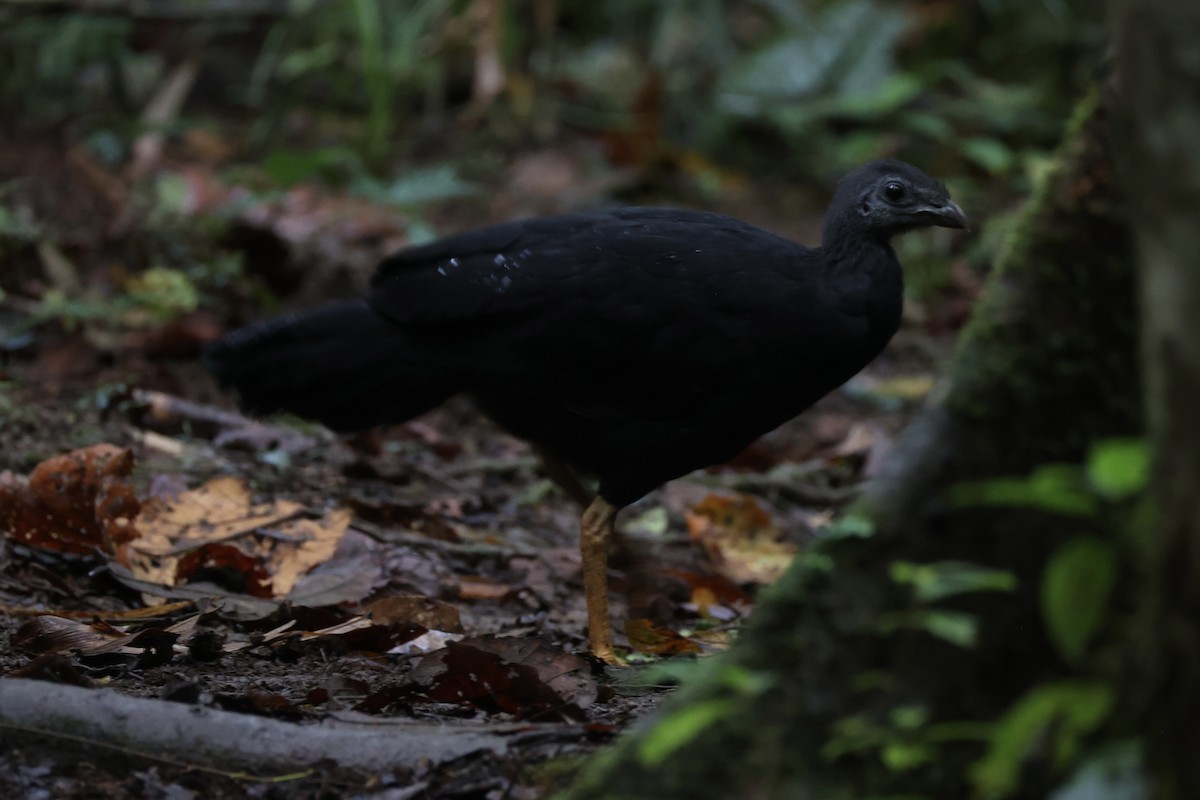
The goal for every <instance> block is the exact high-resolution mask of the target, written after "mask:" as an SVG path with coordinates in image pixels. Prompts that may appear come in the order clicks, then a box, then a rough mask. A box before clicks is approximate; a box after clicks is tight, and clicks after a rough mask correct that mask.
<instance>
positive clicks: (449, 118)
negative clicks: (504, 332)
mask: <svg viewBox="0 0 1200 800" xmlns="http://www.w3.org/2000/svg"><path fill="white" fill-rule="evenodd" d="M1101 14H1102V12H1101V11H1100V10H1099V8H1098V6H1097V4H1093V3H1086V2H1082V0H1034V1H1033V2H1026V3H1012V2H1005V1H1004V0H974V1H973V2H962V1H960V0H826V1H824V2H819V1H817V0H737V1H730V0H725V1H724V2H722V0H686V1H685V0H609V1H608V2H604V3H568V2H560V1H559V0H406V1H405V2H383V3H379V2H371V1H370V0H339V1H337V2H321V1H320V0H253V1H251V2H240V3H233V2H221V1H220V0H212V1H211V2H185V1H184V0H163V1H161V2H146V3H139V4H134V5H130V4H126V3H117V2H111V3H110V2H103V1H101V2H88V3H72V2H51V1H50V0H22V1H21V2H12V1H10V2H3V3H0V103H2V104H3V107H4V108H5V109H7V110H8V113H6V114H5V115H4V121H3V122H0V125H2V126H3V128H2V129H0V130H2V135H3V137H4V139H5V142H6V144H5V146H4V151H5V152H4V153H3V154H0V264H3V266H4V272H3V273H2V274H0V291H3V292H6V293H7V294H8V295H9V296H12V295H16V296H22V295H24V296H26V297H27V298H28V299H29V300H30V301H32V302H33V303H35V304H36V305H37V308H36V309H35V311H36V313H35V314H34V316H35V317H36V318H37V319H39V320H41V319H47V318H54V319H68V320H70V319H72V318H74V317H85V318H86V317H88V316H97V315H99V316H110V312H111V311H112V309H111V307H110V304H111V303H112V302H115V294H116V293H120V294H122V295H124V299H123V300H121V301H120V303H121V304H123V307H122V308H120V309H118V311H119V312H120V313H121V314H128V313H130V312H131V309H135V307H136V309H135V310H137V313H136V314H135V315H134V316H135V317H136V318H138V319H146V318H151V319H161V318H162V317H163V316H168V317H169V316H171V315H172V314H178V313H184V312H187V311H190V310H193V309H194V308H196V307H197V305H203V304H205V303H208V302H209V301H210V299H211V295H212V293H214V292H217V293H219V292H220V291H222V289H223V287H224V288H228V286H229V284H230V282H231V281H239V279H238V278H237V273H238V270H239V268H240V264H241V261H242V259H247V257H249V258H248V260H254V261H256V262H259V263H256V264H255V265H252V266H251V267H250V269H251V271H253V272H255V273H256V274H255V275H252V276H251V278H252V279H253V280H252V281H251V283H254V289H253V291H250V290H246V292H248V293H249V294H250V295H253V296H254V297H255V298H256V300H255V302H260V301H264V300H269V299H270V298H271V297H277V296H279V295H286V294H288V293H290V292H291V291H293V290H294V289H295V288H296V284H297V282H298V281H299V280H300V279H299V278H297V277H296V276H295V275H294V274H292V273H294V269H291V268H289V269H273V268H271V267H269V266H264V265H263V263H261V262H263V261H264V259H263V258H262V255H263V251H264V250H265V251H267V252H268V253H270V252H272V251H273V250H278V249H280V247H279V243H278V242H272V241H271V240H272V239H276V238H278V237H279V231H278V230H274V231H272V232H271V235H270V236H267V237H264V236H262V235H260V234H261V231H258V230H249V231H248V230H247V226H248V224H249V223H248V219H247V213H248V211H250V212H252V211H253V209H254V207H255V206H256V204H257V205H258V206H259V209H260V210H261V208H262V207H264V204H265V207H272V208H275V209H276V215H275V219H276V221H281V216H282V214H280V213H279V211H278V209H279V208H280V204H281V203H284V202H285V198H286V197H287V194H286V193H287V192H289V191H294V190H295V189H296V188H297V187H300V186H303V187H305V188H306V189H310V190H311V189H312V188H313V187H317V190H319V191H322V192H333V193H337V194H338V195H339V196H344V197H351V198H357V199H361V200H363V201H365V202H367V203H371V204H373V205H376V206H382V207H383V208H385V209H388V210H390V211H391V212H392V213H393V214H394V215H395V219H397V220H401V222H400V223H397V224H398V225H399V226H400V228H399V230H397V231H394V232H393V231H387V232H386V234H383V236H384V238H385V239H386V240H387V243H388V244H389V245H392V246H395V245H397V244H402V243H403V242H404V241H417V240H423V239H427V238H429V237H431V236H434V235H436V234H437V233H439V232H442V233H444V232H449V231H450V230H454V229H459V228H463V227H468V226H469V225H473V224H479V223H481V222H486V221H491V220H492V219H495V218H505V217H511V216H517V215H523V214H532V213H546V212H552V211H560V210H571V209H573V208H580V207H594V206H600V205H604V204H607V203H614V202H634V203H664V204H668V203H669V204H682V205H699V206H707V207H715V208H717V209H719V210H723V211H727V212H729V213H734V214H737V215H741V216H745V217H747V218H750V219H751V220H752V221H756V222H760V223H761V224H766V225H768V226H770V227H775V228H777V229H780V230H781V232H784V233H787V234H791V235H796V236H798V237H801V238H806V239H808V240H810V241H811V240H812V238H814V237H815V230H816V222H815V221H814V220H815V218H816V217H818V216H819V212H820V209H821V207H822V206H823V202H824V199H825V197H826V196H827V193H828V191H829V189H830V187H831V186H832V184H833V182H834V181H835V180H836V178H837V177H838V176H839V175H841V174H842V173H844V172H845V171H846V170H847V169H849V168H850V167H852V166H853V165H855V164H857V163H860V162H862V161H864V160H867V159H869V158H874V157H891V156H894V157H898V158H902V159H905V160H908V161H911V162H913V163H916V164H919V165H921V166H922V167H924V168H925V169H926V170H928V171H929V172H931V173H934V174H937V175H939V176H944V177H945V178H946V179H947V180H948V182H949V183H950V184H951V188H952V190H953V192H954V194H955V195H956V196H957V197H959V198H960V202H961V204H962V205H963V206H964V207H967V208H968V209H970V211H971V213H972V217H973V220H974V221H976V222H977V223H978V222H979V221H984V220H986V221H988V224H987V225H985V226H983V227H984V234H985V235H983V236H980V237H975V238H974V239H973V244H971V245H970V248H971V250H970V251H968V252H966V253H958V254H954V255H958V256H963V257H965V259H966V261H967V262H968V263H970V264H972V265H974V266H975V267H976V268H982V267H983V266H984V265H985V262H986V259H985V257H984V254H985V253H988V252H992V251H994V250H995V248H996V247H997V245H998V242H999V241H1000V237H1001V236H1002V235H1003V231H1004V230H1005V226H1004V224H1003V223H1004V216H1003V215H1004V212H1005V211H1007V210H1009V209H1011V208H1012V206H1013V202H1014V198H1016V197H1018V196H1020V195H1022V194H1023V193H1024V192H1025V191H1026V190H1027V189H1028V187H1029V184H1030V180H1031V177H1032V176H1033V175H1035V174H1036V172H1037V171H1038V169H1039V167H1040V165H1042V164H1043V163H1044V159H1045V158H1046V154H1047V151H1048V150H1049V149H1050V148H1051V147H1052V146H1053V145H1054V143H1055V142H1056V140H1057V138H1058V136H1059V134H1060V132H1061V130H1062V127H1063V124H1064V121H1065V118H1066V116H1067V115H1068V113H1069V111H1070V109H1071V107H1072V104H1073V101H1074V99H1075V98H1077V97H1078V96H1080V94H1081V93H1082V91H1083V87H1084V86H1085V85H1086V84H1087V82H1088V80H1089V78H1090V76H1091V73H1092V72H1093V71H1094V70H1095V69H1096V65H1097V64H1098V63H1099V61H1100V58H1099V53H1100V48H1101V46H1102V41H1103V27H1102V21H1101V19H1100V17H1101ZM48 146H49V147H51V148H57V152H58V153H59V154H60V156H59V157H56V156H54V155H53V154H52V153H49V152H47V147H48ZM200 172H202V176H201V175H200ZM35 184H36V185H35ZM216 186H220V187H222V188H221V189H220V190H217V189H216V188H214V187H216ZM231 187H236V189H237V190H236V191H232V190H231ZM322 196H324V195H322ZM271 204H274V205H273V206H272V205H271ZM347 215H349V212H347ZM249 227H250V228H254V227H255V225H254V224H249ZM260 227H261V226H260ZM232 229H236V232H235V235H232V236H230V231H231V230H232ZM393 233H395V234H396V235H395V236H393V235H392V234H393ZM938 233H944V232H935V233H934V234H933V235H932V236H931V237H928V238H924V239H920V240H919V241H917V242H916V243H913V242H908V241H905V242H904V243H903V244H902V247H903V248H905V250H906V251H907V252H904V253H902V255H903V256H905V257H906V263H907V264H908V265H909V266H910V284H911V288H912V292H913V293H914V295H916V296H918V297H920V296H922V295H925V296H928V295H932V294H935V293H936V292H938V291H939V290H940V289H942V288H943V287H944V286H945V284H946V283H947V282H948V280H949V274H950V273H949V268H948V264H949V262H950V257H951V255H952V254H951V253H950V252H949V251H948V248H950V247H951V243H952V242H953V239H952V238H951V237H948V236H939V235H938ZM130 234H134V235H135V236H134V238H136V239H137V241H136V242H133V243H132V244H133V246H132V247H131V246H130V245H131V242H130ZM284 238H285V239H288V241H287V242H286V243H285V244H286V246H285V247H284V249H286V250H288V251H289V256H288V258H289V259H290V261H292V262H296V261H297V260H299V261H301V262H304V261H305V260H306V259H305V258H300V259H297V258H296V254H295V245H296V239H297V237H295V236H293V237H291V238H290V239H289V238H288V237H286V236H285V237H284ZM931 241H932V242H933V244H932V246H931V245H930V242H931ZM46 242H51V243H54V244H55V245H57V247H58V250H59V251H60V253H61V254H65V258H64V259H60V260H61V261H65V262H70V263H72V264H74V265H75V266H76V267H77V268H82V264H83V262H89V261H91V262H94V261H95V258H93V257H92V256H93V255H94V254H95V253H96V252H102V251H103V252H107V253H108V254H109V255H110V258H109V261H108V264H107V268H106V269H107V273H108V276H109V278H110V280H109V281H108V282H107V284H108V288H107V289H101V290H100V291H99V295H95V293H92V294H89V293H88V292H86V291H83V289H85V288H86V287H87V285H88V284H89V281H88V280H86V279H84V280H76V281H74V283H72V281H70V280H66V283H65V284H64V283H63V280H61V279H60V280H54V279H53V275H51V278H50V280H49V285H47V281H46V275H45V273H46V272H47V271H49V272H51V273H53V272H54V270H53V268H52V267H48V266H47V258H52V256H47V252H46V249H45V247H42V248H41V249H40V251H39V247H38V245H39V243H41V244H45V243H46ZM309 242H310V243H311V238H310V240H309ZM213 243H218V245H219V246H217V247H215V248H214V246H213ZM114 248H115V249H116V250H118V251H120V259H119V260H120V268H119V269H117V270H116V273H119V274H116V273H114V272H113V261H112V258H111V255H112V253H113V251H114ZM316 249H318V250H322V251H324V252H325V254H326V255H327V256H329V260H337V259H338V258H339V257H341V256H343V255H344V254H341V253H339V252H337V251H339V250H340V249H341V245H333V246H330V245H328V243H327V242H326V243H325V244H318V245H317V247H316ZM84 250H87V251H88V253H84V252H82V251H84ZM331 251H332V252H331ZM374 255H375V254H370V255H369V256H367V255H364V256H363V257H362V258H361V261H362V262H363V263H364V264H369V263H370V261H371V260H372V259H373V257H374ZM269 260H270V259H266V261H269ZM344 260H347V261H355V260H356V259H355V258H354V257H353V256H352V255H351V256H345V258H344ZM308 263H311V259H309V260H308ZM85 272H86V270H85ZM143 273H145V274H143ZM60 277H61V276H60ZM43 289H48V291H43ZM325 291H326V288H325V287H323V288H322V289H321V290H320V291H319V292H317V293H324V292H325ZM333 291H336V289H334V290H333ZM246 292H243V293H246ZM97 298H99V300H98V299H97ZM21 305H22V304H20V303H18V306H21ZM23 307H25V308H27V309H29V308H30V307H29V306H28V305H25V306H23Z"/></svg>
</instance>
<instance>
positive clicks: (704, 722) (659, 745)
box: [638, 664, 773, 767]
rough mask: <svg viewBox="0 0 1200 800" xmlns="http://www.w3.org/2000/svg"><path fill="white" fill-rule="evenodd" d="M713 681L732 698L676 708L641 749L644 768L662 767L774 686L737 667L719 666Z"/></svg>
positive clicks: (647, 738)
mask: <svg viewBox="0 0 1200 800" xmlns="http://www.w3.org/2000/svg"><path fill="white" fill-rule="evenodd" d="M713 677H714V680H715V682H716V684H717V685H719V686H722V687H724V688H725V689H727V690H729V694H728V695H727V696H723V697H717V698H714V699H711V700H705V701H702V702H697V703H692V704H689V705H685V706H682V707H677V708H676V709H675V710H674V711H673V712H672V713H671V714H669V715H667V716H666V717H663V718H662V719H661V720H659V721H658V722H657V723H656V724H655V725H654V727H653V728H651V729H650V730H649V731H648V732H647V734H646V735H645V736H644V737H643V738H642V740H641V742H640V743H639V745H638V758H639V760H640V761H641V762H642V763H643V764H645V765H647V766H651V767H652V766H654V765H656V764H660V763H662V762H663V761H664V760H665V759H666V758H668V757H669V756H670V755H671V754H672V753H675V752H676V751H678V750H679V749H680V748H683V747H685V746H687V744H688V743H690V742H691V741H693V740H694V739H695V738H696V737H697V736H699V735H700V734H701V733H702V732H704V731H705V730H707V729H708V728H709V727H710V726H712V725H714V724H717V723H719V722H720V721H721V720H722V719H725V718H726V717H728V716H730V715H732V714H735V713H737V711H738V710H739V709H740V708H741V707H742V706H743V704H744V702H745V700H746V699H747V698H750V697H754V696H757V695H761V694H762V693H763V692H765V691H767V690H768V689H770V688H771V686H772V685H773V684H772V681H771V679H770V678H769V677H768V676H766V675H764V674H762V673H757V672H751V671H749V670H747V669H745V668H743V667H739V666H737V665H734V664H729V665H725V664H721V665H719V666H718V667H716V671H715V672H714V674H713Z"/></svg>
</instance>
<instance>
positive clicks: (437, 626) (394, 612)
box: [365, 594, 463, 633]
mask: <svg viewBox="0 0 1200 800" xmlns="http://www.w3.org/2000/svg"><path fill="white" fill-rule="evenodd" d="M365 610H366V612H367V613H368V614H370V615H371V619H372V620H374V621H375V622H377V623H380V624H384V625H387V624H391V623H397V622H411V623H415V624H417V625H420V626H421V627H422V628H428V629H430V630H436V631H448V632H450V633H462V629H463V627H462V620H461V618H460V616H459V613H458V609H457V608H455V607H454V606H452V605H450V604H449V603H444V602H442V601H441V600H435V599H434V598H432V597H426V596H425V595H423V594H402V595H397V596H395V597H381V598H380V599H378V600H376V601H375V602H373V603H370V604H369V605H368V606H367V607H366V609H365Z"/></svg>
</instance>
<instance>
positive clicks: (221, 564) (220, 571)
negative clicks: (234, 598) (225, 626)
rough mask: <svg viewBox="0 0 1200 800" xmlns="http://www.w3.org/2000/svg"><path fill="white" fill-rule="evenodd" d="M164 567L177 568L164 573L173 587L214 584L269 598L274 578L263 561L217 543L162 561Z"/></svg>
mask: <svg viewBox="0 0 1200 800" xmlns="http://www.w3.org/2000/svg"><path fill="white" fill-rule="evenodd" d="M160 563H161V565H162V566H163V567H164V569H165V567H166V565H169V564H173V565H174V569H173V570H172V571H171V573H170V574H169V575H168V574H166V573H165V572H164V573H161V574H162V577H164V578H165V579H167V580H168V581H169V584H168V585H170V586H174V585H176V584H186V583H201V582H205V583H212V584H216V585H217V586H221V587H223V588H225V589H228V590H229V591H230V592H231V593H233V594H248V595H250V596H251V597H262V598H269V597H273V596H274V592H272V591H271V575H270V573H268V572H267V570H266V567H265V566H264V564H263V560H262V558H261V557H258V556H257V555H251V554H249V553H246V552H245V551H244V550H242V548H240V547H238V546H237V545H236V544H233V543H225V542H215V543H213V544H205V545H201V546H200V547H197V548H196V549H195V550H192V551H191V552H188V553H184V554H183V555H181V556H169V557H167V558H165V559H162V561H161V562H160Z"/></svg>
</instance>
